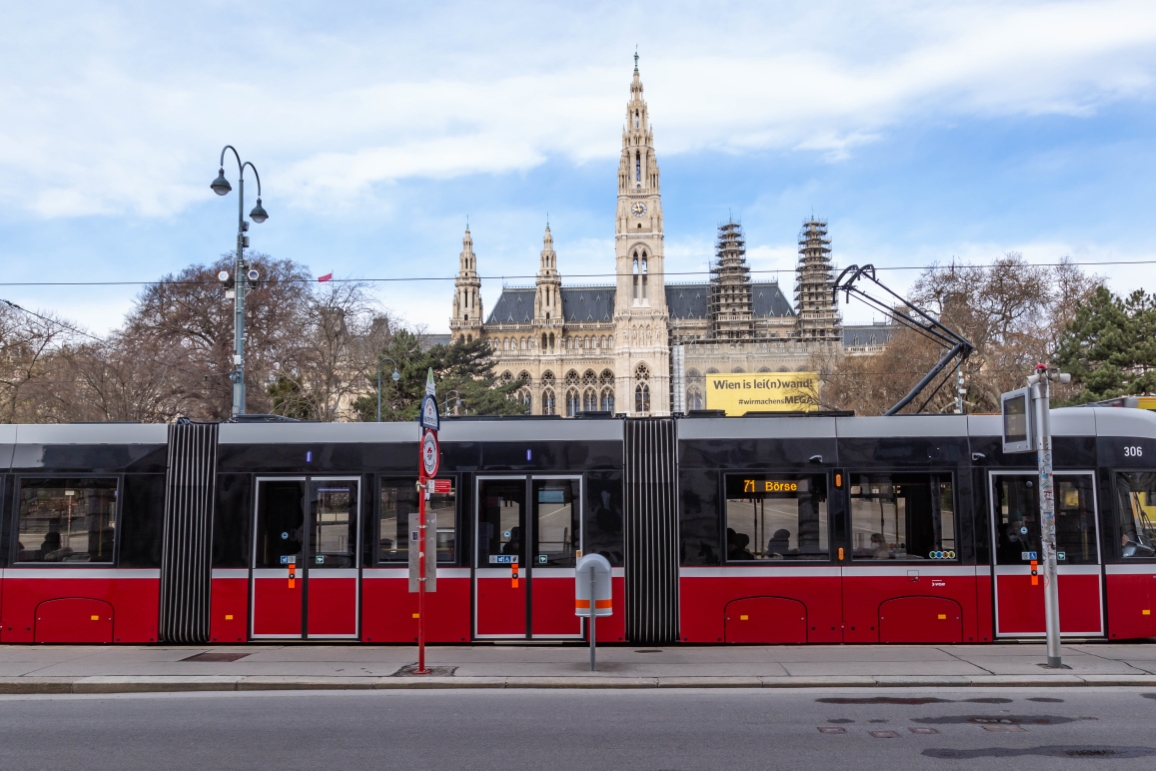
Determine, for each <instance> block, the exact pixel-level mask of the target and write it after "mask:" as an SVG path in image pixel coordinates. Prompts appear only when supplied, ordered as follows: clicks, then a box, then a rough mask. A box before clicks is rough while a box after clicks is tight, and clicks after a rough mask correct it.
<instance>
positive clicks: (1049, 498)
mask: <svg viewBox="0 0 1156 771" xmlns="http://www.w3.org/2000/svg"><path fill="white" fill-rule="evenodd" d="M1053 377H1054V378H1055V379H1056V380H1058V381H1059V382H1061V383H1067V382H1068V381H1070V380H1071V379H1072V376H1071V375H1068V374H1061V373H1060V372H1051V373H1049V371H1048V367H1047V365H1046V364H1037V365H1036V372H1035V374H1034V375H1032V376H1031V377H1029V378H1028V385H1029V386H1030V387H1031V394H1032V406H1033V408H1034V415H1033V417H1034V418H1035V426H1036V441H1035V444H1036V459H1037V462H1038V464H1039V474H1040V548H1041V549H1042V550H1043V553H1044V623H1045V628H1046V630H1047V640H1048V666H1049V667H1052V668H1055V669H1059V668H1061V667H1062V666H1063V661H1062V658H1061V654H1060V586H1059V582H1058V581H1057V580H1056V572H1057V560H1056V491H1055V479H1054V477H1053V475H1052V423H1051V414H1050V413H1051V381H1052V379H1053Z"/></svg>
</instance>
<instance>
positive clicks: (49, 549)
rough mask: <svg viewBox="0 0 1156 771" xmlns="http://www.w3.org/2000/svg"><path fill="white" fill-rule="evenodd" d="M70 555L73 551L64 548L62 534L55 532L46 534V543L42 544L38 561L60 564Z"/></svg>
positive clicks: (38, 552)
mask: <svg viewBox="0 0 1156 771" xmlns="http://www.w3.org/2000/svg"><path fill="white" fill-rule="evenodd" d="M69 554H72V549H69V548H67V547H62V546H61V543H60V533H58V532H56V531H55V530H53V531H52V532H49V533H45V535H44V543H42V544H40V549H39V550H38V551H37V559H41V560H44V561H45V562H60V561H62V560H63V559H64V558H65V557H67V556H68V555H69Z"/></svg>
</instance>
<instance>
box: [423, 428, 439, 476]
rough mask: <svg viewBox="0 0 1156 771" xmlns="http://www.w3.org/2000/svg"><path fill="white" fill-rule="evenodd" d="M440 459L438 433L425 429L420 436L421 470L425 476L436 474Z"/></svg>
mask: <svg viewBox="0 0 1156 771" xmlns="http://www.w3.org/2000/svg"><path fill="white" fill-rule="evenodd" d="M440 460H441V451H440V450H439V449H438V435H437V434H436V433H434V432H433V431H426V432H425V435H424V436H423V437H422V438H421V470H422V471H423V472H424V473H425V475H426V476H427V477H432V476H437V473H438V465H439V461H440Z"/></svg>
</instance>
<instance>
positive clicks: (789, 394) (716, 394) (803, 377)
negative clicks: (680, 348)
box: [706, 372, 819, 416]
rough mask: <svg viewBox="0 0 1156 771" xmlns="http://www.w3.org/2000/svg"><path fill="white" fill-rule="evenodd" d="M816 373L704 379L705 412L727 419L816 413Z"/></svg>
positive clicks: (723, 376) (817, 392)
mask: <svg viewBox="0 0 1156 771" xmlns="http://www.w3.org/2000/svg"><path fill="white" fill-rule="evenodd" d="M818 397H819V374H818V373H817V372H760V373H758V374H754V375H746V374H744V375H707V376H706V408H707V409H708V410H726V414H727V415H733V416H738V415H743V414H745V413H748V412H811V411H813V410H817V409H818V408H819V407H818Z"/></svg>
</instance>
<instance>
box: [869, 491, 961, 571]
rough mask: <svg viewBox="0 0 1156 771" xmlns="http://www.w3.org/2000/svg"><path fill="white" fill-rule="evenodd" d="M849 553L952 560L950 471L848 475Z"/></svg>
mask: <svg viewBox="0 0 1156 771" xmlns="http://www.w3.org/2000/svg"><path fill="white" fill-rule="evenodd" d="M851 556H852V558H853V559H856V560H927V559H933V560H954V559H957V558H958V553H957V552H956V548H955V498H954V496H953V493H952V487H951V475H950V474H854V475H852V479H851Z"/></svg>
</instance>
